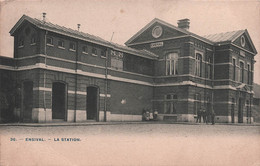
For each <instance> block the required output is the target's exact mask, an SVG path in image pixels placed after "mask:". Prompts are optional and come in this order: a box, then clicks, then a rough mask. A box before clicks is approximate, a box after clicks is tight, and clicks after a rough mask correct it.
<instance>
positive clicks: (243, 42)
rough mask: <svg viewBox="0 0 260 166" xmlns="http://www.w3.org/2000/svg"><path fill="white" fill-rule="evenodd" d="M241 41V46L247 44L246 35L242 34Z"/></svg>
mask: <svg viewBox="0 0 260 166" xmlns="http://www.w3.org/2000/svg"><path fill="white" fill-rule="evenodd" d="M240 42H241V46H242V47H245V45H246V40H245V37H244V36H241V38H240Z"/></svg>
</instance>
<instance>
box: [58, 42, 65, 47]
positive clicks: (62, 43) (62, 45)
mask: <svg viewBox="0 0 260 166" xmlns="http://www.w3.org/2000/svg"><path fill="white" fill-rule="evenodd" d="M58 48H64V41H62V40H59V41H58Z"/></svg>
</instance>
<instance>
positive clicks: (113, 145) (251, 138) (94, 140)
mask: <svg viewBox="0 0 260 166" xmlns="http://www.w3.org/2000/svg"><path fill="white" fill-rule="evenodd" d="M0 135H1V137H0V138H1V139H0V141H1V147H0V152H1V153H0V165H1V166H6V165H22V166H23V165H25V166H29V165H37V166H38V165H39V166H41V165H75V166H76V165H91V166H92V165H120V166H121V165H141V166H146V165H149V166H151V165H156V166H157V165H165V166H166V165H171V166H172V165H181V166H182V165H199V166H203V165H205V166H208V165H212V166H215V165H216V166H219V165H221V166H222V165H228V166H229V165H236V166H240V165H241V166H245V165H247V166H260V157H259V156H260V126H238V125H205V124H201V125H188V124H120V125H119V124H116V125H89V126H52V127H25V126H0Z"/></svg>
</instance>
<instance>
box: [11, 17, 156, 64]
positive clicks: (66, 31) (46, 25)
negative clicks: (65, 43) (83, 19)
mask: <svg viewBox="0 0 260 166" xmlns="http://www.w3.org/2000/svg"><path fill="white" fill-rule="evenodd" d="M25 20H27V21H29V22H30V23H31V24H33V25H35V26H36V27H38V28H40V29H43V30H47V31H51V32H54V33H58V34H62V35H66V36H70V37H72V38H77V39H80V40H84V41H88V42H91V43H95V44H99V45H103V46H105V47H109V48H112V49H116V50H118V51H122V52H126V53H129V54H134V55H137V56H141V57H145V58H149V59H155V58H158V55H156V54H154V53H150V52H146V51H143V50H137V49H133V48H129V47H127V46H122V45H119V44H116V43H112V42H108V41H106V40H104V39H102V38H100V37H98V36H94V35H91V34H88V33H84V32H80V31H78V30H74V29H70V28H66V27H64V26H60V25H57V24H53V23H51V22H47V21H43V20H39V19H36V18H31V17H29V16H26V15H23V16H22V17H21V18H20V19H19V21H18V22H17V23H16V24H15V25H14V27H13V28H12V29H11V30H10V32H9V33H10V34H11V35H12V36H13V34H14V33H15V31H16V30H17V29H18V28H19V27H20V25H21V24H22V23H23V22H24V21H25Z"/></svg>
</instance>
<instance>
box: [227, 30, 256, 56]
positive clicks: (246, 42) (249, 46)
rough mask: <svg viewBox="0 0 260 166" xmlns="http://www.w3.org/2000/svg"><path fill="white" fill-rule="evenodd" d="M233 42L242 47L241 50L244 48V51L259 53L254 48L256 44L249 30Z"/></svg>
mask: <svg viewBox="0 0 260 166" xmlns="http://www.w3.org/2000/svg"><path fill="white" fill-rule="evenodd" d="M231 42H232V43H233V44H235V45H237V46H239V47H241V48H244V49H246V50H248V51H250V52H253V53H257V52H256V49H255V47H254V44H253V42H252V40H251V38H250V36H249V34H248V33H247V30H246V31H245V32H244V33H243V34H241V35H239V36H238V37H236V38H235V39H234V40H233V41H231Z"/></svg>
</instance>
